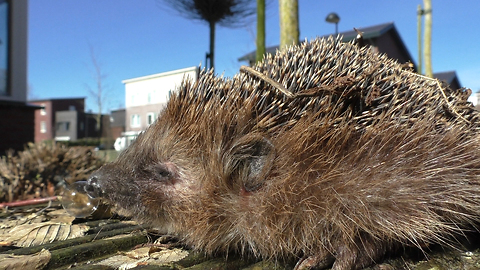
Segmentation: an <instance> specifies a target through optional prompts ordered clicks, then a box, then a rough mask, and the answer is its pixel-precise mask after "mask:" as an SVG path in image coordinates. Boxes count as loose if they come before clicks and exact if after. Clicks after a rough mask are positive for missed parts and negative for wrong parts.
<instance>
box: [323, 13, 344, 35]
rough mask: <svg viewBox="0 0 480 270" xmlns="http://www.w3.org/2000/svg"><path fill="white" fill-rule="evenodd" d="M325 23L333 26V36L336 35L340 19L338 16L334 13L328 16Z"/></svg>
mask: <svg viewBox="0 0 480 270" xmlns="http://www.w3.org/2000/svg"><path fill="white" fill-rule="evenodd" d="M325 21H327V22H329V23H334V24H335V36H336V35H338V22H339V21H340V17H339V16H338V14H337V13H335V12H332V13H330V14H328V16H327V18H326V19H325Z"/></svg>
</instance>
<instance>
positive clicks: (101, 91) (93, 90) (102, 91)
mask: <svg viewBox="0 0 480 270" xmlns="http://www.w3.org/2000/svg"><path fill="white" fill-rule="evenodd" d="M89 49H90V60H91V61H92V65H93V72H92V74H93V79H94V82H95V86H94V87H91V86H90V85H88V84H87V86H86V87H87V90H88V93H89V94H90V95H91V96H92V97H93V98H94V100H95V104H96V105H97V109H98V112H97V115H96V116H95V121H97V123H96V126H95V129H96V131H100V128H101V124H102V110H103V105H104V104H105V97H106V87H105V84H104V80H105V78H106V77H107V75H106V74H104V73H103V72H102V66H101V64H100V63H99V62H98V59H97V56H96V54H95V50H94V49H93V46H92V45H89Z"/></svg>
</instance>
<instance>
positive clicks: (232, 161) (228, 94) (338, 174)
mask: <svg viewBox="0 0 480 270" xmlns="http://www.w3.org/2000/svg"><path fill="white" fill-rule="evenodd" d="M469 91H470V90H468V89H460V90H452V89H449V88H448V86H446V85H444V84H442V83H440V82H438V81H437V80H434V79H430V78H426V77H423V76H421V75H418V74H416V73H413V72H411V71H407V70H404V69H403V68H402V66H401V65H400V64H398V63H397V62H395V61H394V60H391V59H389V58H388V57H387V56H385V55H382V54H378V53H375V52H374V51H373V50H372V49H369V48H367V47H363V48H359V46H356V45H355V44H353V43H342V42H340V40H339V39H337V40H335V39H332V38H330V39H316V40H313V41H311V42H305V43H303V44H301V45H299V46H293V47H290V48H288V49H287V50H283V51H279V52H277V53H276V54H275V55H268V56H266V57H265V59H264V60H263V61H262V62H260V63H258V64H257V65H256V66H253V67H251V68H247V67H244V68H242V69H241V72H240V73H238V74H237V75H235V76H234V77H233V78H223V77H218V76H216V75H214V74H213V72H212V71H203V72H201V74H200V75H199V78H198V80H197V81H196V82H192V81H188V80H186V81H184V82H183V84H182V85H181V86H180V87H179V88H178V89H177V91H176V93H175V94H173V95H172V96H171V98H170V100H169V102H168V104H167V106H166V107H165V108H164V109H163V110H162V111H161V113H160V114H159V117H158V119H157V120H156V122H155V123H154V124H153V125H151V126H150V127H149V128H148V129H147V130H146V131H145V132H143V133H142V134H141V135H139V137H138V138H137V139H136V141H135V142H134V143H133V144H132V145H131V146H130V147H129V148H128V149H126V150H125V151H124V152H122V153H121V155H120V156H119V158H118V159H117V160H116V161H115V162H113V163H110V164H107V165H104V166H103V167H102V168H100V169H99V170H98V171H97V172H95V173H94V174H93V175H92V176H91V177H90V179H89V180H88V181H87V184H86V191H87V192H88V193H89V194H90V196H92V197H104V198H106V199H107V200H109V201H111V202H112V203H114V204H115V205H116V206H117V207H118V208H119V209H123V210H122V211H124V212H128V213H130V214H131V215H132V216H134V217H135V218H136V219H138V220H139V221H140V222H143V223H144V224H148V225H150V226H153V227H158V228H162V229H163V230H165V231H167V232H168V233H170V234H174V235H177V236H178V237H179V238H180V239H181V240H182V241H183V242H184V243H185V244H187V245H189V246H191V247H193V248H194V249H196V250H200V251H203V252H205V253H207V254H219V253H220V254H221V253H226V252H232V251H233V252H238V253H241V254H253V255H254V256H257V257H259V258H265V259H288V258H293V259H295V258H296V259H298V261H299V263H298V264H297V268H298V269H304V268H312V267H316V268H326V267H330V266H333V268H332V269H335V270H340V269H362V268H364V267H366V266H369V265H372V264H374V263H376V262H379V261H381V259H382V257H383V256H384V255H385V254H386V253H387V252H389V251H391V250H393V249H395V248H397V247H401V246H417V247H419V248H422V247H425V246H427V245H429V244H431V243H439V244H443V245H451V244H453V242H454V241H455V240H454V238H452V236H455V235H461V234H462V233H463V231H464V230H470V229H472V228H473V227H474V226H475V225H476V224H478V221H479V220H480V151H479V149H480V145H479V144H480V138H479V135H478V134H479V114H478V112H477V111H475V110H474V108H473V106H472V105H471V104H470V103H468V102H467V100H466V96H468V94H469V93H470V92H469Z"/></svg>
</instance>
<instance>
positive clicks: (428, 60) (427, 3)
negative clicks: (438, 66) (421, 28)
mask: <svg viewBox="0 0 480 270" xmlns="http://www.w3.org/2000/svg"><path fill="white" fill-rule="evenodd" d="M423 7H424V9H425V36H424V39H423V42H424V45H423V47H424V51H423V57H424V58H423V59H424V61H425V76H427V77H430V78H433V71H432V1H431V0H423Z"/></svg>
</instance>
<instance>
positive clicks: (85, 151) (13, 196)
mask: <svg viewBox="0 0 480 270" xmlns="http://www.w3.org/2000/svg"><path fill="white" fill-rule="evenodd" d="M104 163H105V162H104V161H103V160H102V159H100V158H99V157H97V156H96V155H95V154H94V153H93V148H92V147H83V146H77V147H67V146H65V145H62V144H58V143H57V144H55V143H36V144H33V143H30V144H28V146H27V147H25V150H24V151H19V152H17V153H15V152H14V151H8V152H7V154H6V156H3V157H2V158H1V159H0V202H11V201H16V200H24V199H31V198H39V197H48V196H53V195H55V194H58V192H59V191H60V188H61V187H62V186H63V185H64V181H65V182H67V183H73V182H76V181H80V180H86V179H87V178H88V175H90V173H92V172H93V171H94V170H96V169H98V168H99V167H100V166H101V165H103V164H104Z"/></svg>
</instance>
